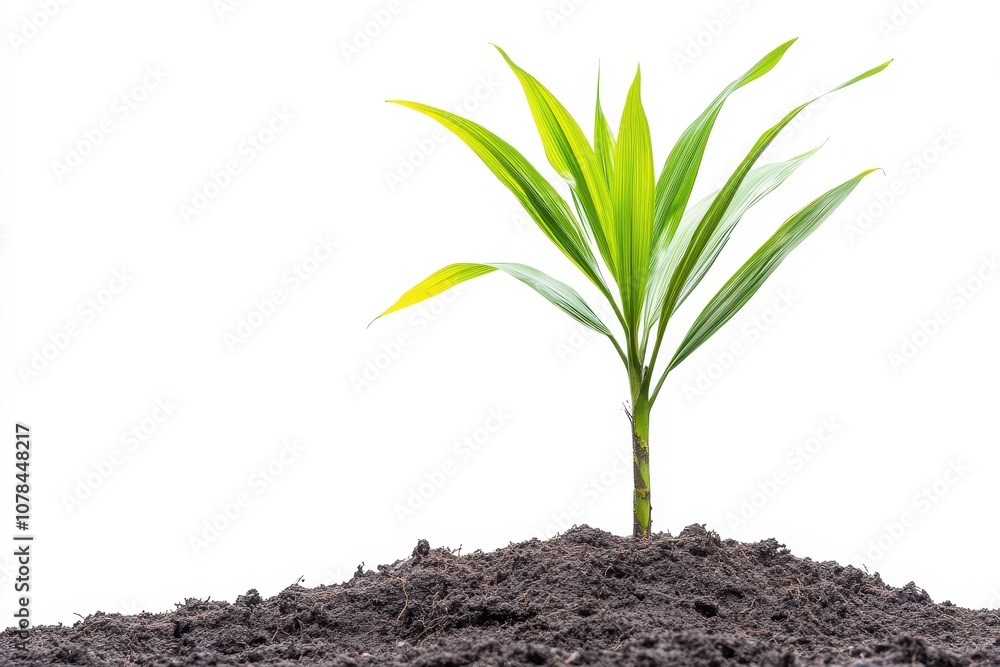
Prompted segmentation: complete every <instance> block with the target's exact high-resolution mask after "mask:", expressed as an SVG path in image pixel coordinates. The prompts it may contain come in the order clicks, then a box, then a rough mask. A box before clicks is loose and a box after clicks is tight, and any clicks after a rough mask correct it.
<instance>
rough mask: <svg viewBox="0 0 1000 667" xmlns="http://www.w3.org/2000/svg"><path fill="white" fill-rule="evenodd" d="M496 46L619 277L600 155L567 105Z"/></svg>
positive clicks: (550, 156) (554, 163)
mask: <svg viewBox="0 0 1000 667" xmlns="http://www.w3.org/2000/svg"><path fill="white" fill-rule="evenodd" d="M496 48H497V51H499V52H500V55H502V56H503V58H504V60H506V61H507V64H508V65H510V68H511V69H512V70H513V71H514V74H516V75H517V78H518V80H519V81H520V82H521V87H522V88H524V95H525V97H526V98H527V100H528V106H529V107H530V108H531V115H532V117H533V118H534V119H535V125H536V126H537V127H538V134H539V135H540V136H541V139H542V146H543V147H544V148H545V155H546V156H547V157H548V159H549V163H550V164H551V165H552V167H553V168H554V169H555V170H556V172H557V173H558V174H559V175H560V176H561V177H562V178H563V179H564V180H565V181H566V182H567V183H568V184H569V186H570V188H572V189H573V192H574V195H575V196H576V197H577V199H578V200H579V203H580V208H581V209H582V216H581V217H583V218H584V221H585V222H586V224H588V225H589V226H590V231H591V234H592V236H593V238H594V240H595V242H596V244H597V248H598V250H599V251H600V253H601V256H602V257H603V258H604V262H605V264H607V266H608V270H610V271H611V275H612V276H614V277H615V278H616V279H617V277H618V267H617V265H616V264H615V258H616V257H617V256H618V249H617V247H616V246H615V239H614V210H613V207H612V204H611V194H610V191H609V188H608V183H607V181H606V180H605V178H604V173H603V171H602V169H601V165H600V163H599V162H598V159H597V154H596V153H595V152H594V149H593V148H592V147H591V145H590V142H589V141H587V138H586V137H585V136H584V134H583V130H581V129H580V126H579V124H577V122H576V121H575V120H574V119H573V117H572V116H571V115H570V114H569V112H568V111H567V110H566V107H564V106H563V105H562V104H561V103H560V102H559V100H557V99H556V98H555V96H554V95H553V94H552V93H551V92H549V90H548V89H547V88H545V86H543V85H542V84H541V83H539V81H538V80H537V79H536V78H535V77H533V76H531V75H530V74H528V73H527V72H525V71H524V70H523V69H521V68H520V67H518V66H517V65H516V64H515V63H514V61H512V60H511V59H510V58H509V57H508V56H507V54H506V52H504V50H503V49H501V48H500V47H499V46H498V47H496Z"/></svg>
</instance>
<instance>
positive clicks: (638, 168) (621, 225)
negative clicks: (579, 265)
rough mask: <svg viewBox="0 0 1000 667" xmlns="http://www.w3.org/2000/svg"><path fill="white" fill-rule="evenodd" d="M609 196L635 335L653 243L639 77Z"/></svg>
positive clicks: (648, 149) (649, 157) (649, 159)
mask: <svg viewBox="0 0 1000 667" xmlns="http://www.w3.org/2000/svg"><path fill="white" fill-rule="evenodd" d="M614 164H615V169H614V173H613V175H612V176H613V177H612V179H611V195H612V200H613V201H614V206H615V245H616V246H617V247H618V257H617V259H616V263H617V265H618V267H619V281H618V284H619V287H620V288H621V296H622V304H623V310H624V312H625V321H626V322H628V323H629V326H630V327H631V328H632V329H633V330H637V329H638V324H639V318H640V317H641V313H642V303H643V299H644V298H645V291H646V279H647V276H648V275H649V253H650V247H651V245H652V242H653V197H654V184H653V183H654V181H653V179H654V177H653V148H652V145H651V142H650V137H649V122H648V121H647V120H646V112H645V111H644V110H643V108H642V99H641V75H640V73H639V72H638V71H637V72H636V75H635V81H634V82H633V83H632V87H631V88H630V89H629V93H628V97H627V98H626V100H625V110H624V111H623V112H622V119H621V124H620V126H619V129H618V143H617V144H616V146H615V158H614Z"/></svg>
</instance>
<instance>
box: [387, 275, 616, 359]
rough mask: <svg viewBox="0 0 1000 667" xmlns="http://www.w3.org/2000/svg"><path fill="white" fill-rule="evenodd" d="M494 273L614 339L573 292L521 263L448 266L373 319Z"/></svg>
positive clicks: (553, 279)
mask: <svg viewBox="0 0 1000 667" xmlns="http://www.w3.org/2000/svg"><path fill="white" fill-rule="evenodd" d="M494 271H503V272H504V273H507V274H508V275H511V276H513V277H515V278H517V279H518V280H520V281H521V282H522V283H524V284H525V285H528V286H529V287H531V288H532V289H534V290H535V291H536V292H538V293H539V294H541V295H542V296H543V297H545V298H546V299H548V301H549V303H551V304H553V305H555V306H556V307H557V308H559V310H561V311H563V312H564V313H566V314H567V315H569V316H570V317H572V318H573V319H574V320H576V321H577V322H579V323H580V324H583V325H584V326H587V327H590V328H591V329H593V330H594V331H596V332H598V333H601V334H604V335H605V336H607V337H608V338H611V339H612V340H614V338H613V336H612V335H611V332H610V331H609V330H608V328H607V327H606V326H605V325H604V323H603V322H601V319H600V318H599V317H598V316H597V315H596V314H595V313H594V311H593V310H591V308H590V306H588V305H587V303H586V302H585V301H584V300H583V298H582V297H581V296H580V295H579V294H578V293H577V292H576V290H574V289H573V288H572V287H570V286H569V285H567V284H565V283H562V282H560V281H558V280H556V279H555V278H552V277H551V276H548V275H546V274H544V273H542V272H541V271H539V270H537V269H533V268H531V267H530V266H525V265H524V264H472V263H460V264H449V265H448V266H446V267H444V268H443V269H440V270H438V271H435V272H434V273H432V274H431V275H430V276H428V277H427V278H425V279H423V280H421V281H420V282H419V283H417V285H415V286H414V287H413V288H412V289H410V290H409V291H408V292H406V293H405V294H403V296H401V297H400V298H399V300H398V301H396V303H394V304H393V305H392V306H390V307H389V308H387V309H386V310H385V312H383V313H382V314H381V315H379V316H378V317H376V318H375V319H376V320H377V319H379V317H384V316H385V315H388V314H389V313H393V312H396V311H397V310H402V309H403V308H406V307H408V306H412V305H414V304H416V303H420V302H421V301H424V300H425V299H429V298H431V297H432V296H437V295H438V294H441V293H442V292H444V291H445V290H447V289H450V288H452V287H454V286H455V285H458V284H459V283H463V282H465V281H466V280H471V279H473V278H478V277H479V276H483V275H486V274H487V273H493V272H494Z"/></svg>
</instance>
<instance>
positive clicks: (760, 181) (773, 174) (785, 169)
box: [646, 147, 819, 329]
mask: <svg viewBox="0 0 1000 667" xmlns="http://www.w3.org/2000/svg"><path fill="white" fill-rule="evenodd" d="M818 150H819V147H817V148H814V149H812V150H811V151H808V152H806V153H803V154H802V155H799V156H797V157H794V158H792V159H790V160H786V161H784V162H775V163H772V164H767V165H764V166H763V167H757V168H756V169H754V170H752V171H751V172H750V173H749V174H748V175H747V178H746V180H745V181H743V183H742V184H741V185H740V189H739V190H738V191H737V192H736V196H735V197H733V201H732V202H731V203H730V205H729V208H727V209H726V214H725V215H724V216H723V218H722V221H721V222H720V223H719V226H718V228H716V231H715V234H714V235H713V236H712V238H711V239H710V240H709V243H708V246H707V247H706V250H705V253H704V254H703V255H702V256H701V257H700V258H699V262H698V264H697V265H696V266H695V269H694V271H693V272H692V274H691V276H689V277H688V280H687V283H686V284H685V285H684V289H683V290H682V291H681V295H680V298H679V299H678V300H677V305H676V306H674V311H676V310H677V308H679V307H680V305H681V304H682V303H683V302H684V300H685V299H686V298H687V297H688V296H689V295H690V294H691V292H692V291H693V290H694V288H695V287H697V286H698V283H700V282H701V279H702V278H703V277H704V276H705V274H706V273H707V272H708V269H709V268H711V266H712V264H713V263H714V262H715V259H716V257H718V255H719V253H720V252H721V251H722V248H723V247H724V246H725V244H726V242H727V241H728V240H729V235H730V234H731V233H732V231H733V228H734V227H735V226H736V224H737V223H738V222H739V221H740V219H742V217H743V215H744V214H745V213H746V212H747V211H748V210H749V209H750V207H751V206H753V205H754V204H756V203H757V202H758V201H760V200H761V199H763V198H764V197H766V196H767V195H768V194H770V193H771V192H773V191H774V190H775V189H776V188H777V187H778V186H779V185H781V184H782V183H784V182H785V179H787V178H788V177H789V176H791V175H792V173H793V172H794V171H795V170H796V169H798V168H799V166H800V165H801V164H802V163H803V162H805V161H806V160H807V159H809V157H810V156H812V155H813V154H814V153H815V152H816V151H818ZM718 195H719V191H718V190H716V191H715V192H713V193H712V194H710V195H709V196H708V197H705V198H704V199H702V200H701V201H700V202H698V203H697V204H695V205H694V206H692V207H691V208H689V209H688V210H687V211H686V212H685V213H684V217H683V218H682V219H681V223H680V225H679V226H678V227H677V231H676V233H675V234H674V237H673V238H672V239H670V241H669V242H667V238H666V237H663V238H662V239H661V241H660V242H661V247H660V248H659V249H657V250H655V251H654V255H653V257H652V264H651V268H650V280H649V291H648V293H647V294H646V328H647V329H652V327H653V326H654V325H655V324H656V321H657V320H658V319H659V317H660V309H659V307H658V306H659V305H660V304H662V303H663V299H664V296H665V295H666V293H667V282H668V281H669V279H670V277H671V276H672V275H673V273H674V271H675V270H676V269H677V265H678V264H679V263H680V261H681V258H682V257H683V255H684V251H685V250H686V249H687V247H688V245H689V244H690V242H691V237H692V236H693V235H694V232H695V229H697V227H698V223H699V222H701V219H702V218H703V217H704V216H705V213H706V212H707V211H708V209H709V207H710V206H711V204H712V202H713V201H715V198H716V197H718ZM670 315H673V313H672V312H671V313H670Z"/></svg>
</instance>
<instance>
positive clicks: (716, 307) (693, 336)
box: [667, 169, 878, 372]
mask: <svg viewBox="0 0 1000 667" xmlns="http://www.w3.org/2000/svg"><path fill="white" fill-rule="evenodd" d="M873 171H878V170H877V169H869V170H867V171H863V172H861V173H860V174H858V175H857V176H855V177H854V178H852V179H850V180H848V181H845V182H844V183H842V184H840V185H838V186H837V187H835V188H833V189H832V190H830V191H829V192H827V193H826V194H824V195H822V196H821V197H819V198H817V199H816V200H814V201H813V202H812V203H810V204H809V205H808V206H806V207H805V208H803V209H802V210H801V211H799V212H798V213H796V214H795V215H793V216H792V217H790V218H789V219H788V220H787V221H785V223H784V224H783V225H782V226H781V227H780V228H779V229H778V231H777V232H775V233H774V235H773V236H772V237H771V238H769V239H768V240H767V241H766V242H765V243H764V245H762V246H761V247H760V249H759V250H757V252H755V253H754V254H753V256H752V257H750V259H749V260H747V262H746V263H745V264H744V265H743V266H742V267H740V269H739V270H738V271H737V272H736V273H735V274H733V276H732V278H730V279H729V280H728V281H727V282H726V284H725V285H724V286H723V287H722V289H720V290H719V292H718V293H717V294H716V295H715V296H714V297H712V300H711V301H709V303H708V305H707V306H705V309H704V310H703V311H702V312H701V314H700V315H699V316H698V318H697V319H696V320H695V322H694V324H693V325H692V326H691V329H690V330H689V331H688V333H687V335H686V336H685V337H684V340H683V341H682V342H681V344H680V347H679V348H678V349H677V352H676V353H675V354H674V358H673V359H671V361H670V364H669V365H668V367H667V372H670V371H671V370H672V369H674V368H675V367H676V366H677V365H678V364H680V363H681V362H682V361H684V360H685V359H686V358H687V357H688V356H689V355H690V354H691V353H692V352H694V351H695V350H696V349H698V347H699V346H700V345H701V344H702V343H704V342H705V341H706V340H708V339H709V338H710V337H711V336H712V335H713V334H714V333H715V332H716V331H718V330H719V328H720V327H721V326H722V325H723V324H725V323H726V322H728V321H729V320H730V319H731V318H732V317H733V315H735V314H736V313H737V312H738V311H739V310H740V308H742V307H743V306H744V304H746V302H747V301H749V300H750V297H752V296H753V295H754V294H755V293H756V292H757V290H758V289H760V286H761V285H762V284H763V283H764V281H765V280H767V278H768V276H770V275H771V274H772V273H773V272H774V270H775V269H776V268H778V265H779V264H781V262H782V261H783V260H784V259H785V257H787V256H788V254H789V253H790V252H791V251H792V250H794V249H795V247H796V246H797V245H799V243H801V242H802V240H803V239H805V238H806V237H807V236H809V235H810V234H811V233H812V232H813V231H815V230H816V228H817V227H819V226H820V225H821V224H822V223H823V221H825V220H826V219H827V218H829V217H830V214H832V213H833V212H834V211H835V210H836V209H837V207H838V206H840V205H841V204H842V203H843V202H844V200H845V199H847V197H848V195H850V194H851V192H853V191H854V188H856V187H857V185H858V183H859V182H861V179H863V178H864V177H865V176H867V175H868V174H870V173H872V172H873Z"/></svg>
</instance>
